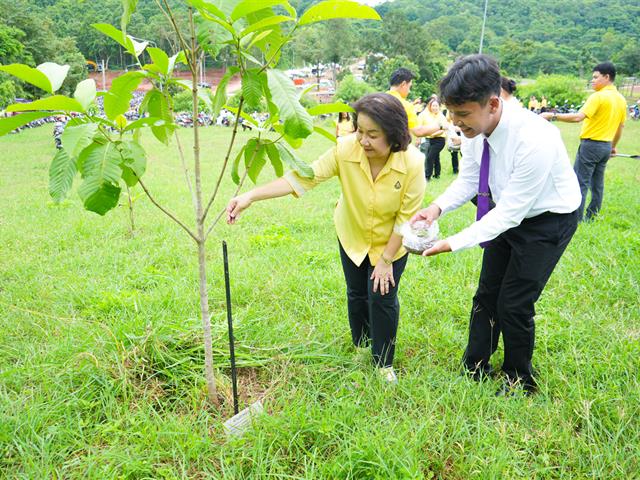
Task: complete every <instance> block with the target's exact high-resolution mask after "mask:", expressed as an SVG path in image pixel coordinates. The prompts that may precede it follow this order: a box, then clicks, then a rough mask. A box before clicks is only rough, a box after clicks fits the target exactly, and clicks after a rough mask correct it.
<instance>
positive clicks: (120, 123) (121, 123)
mask: <svg viewBox="0 0 640 480" xmlns="http://www.w3.org/2000/svg"><path fill="white" fill-rule="evenodd" d="M115 120H116V126H117V127H118V130H124V128H125V127H126V126H127V117H125V116H124V115H118V116H117V117H116V119H115Z"/></svg>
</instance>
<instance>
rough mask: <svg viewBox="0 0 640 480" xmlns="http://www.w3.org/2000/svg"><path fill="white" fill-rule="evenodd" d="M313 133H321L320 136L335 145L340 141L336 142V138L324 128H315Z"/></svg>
mask: <svg viewBox="0 0 640 480" xmlns="http://www.w3.org/2000/svg"><path fill="white" fill-rule="evenodd" d="M313 131H314V132H316V133H319V134H320V135H322V136H323V137H325V138H326V139H328V140H331V141H332V142H333V143H338V141H337V140H336V136H335V135H334V134H333V133H331V132H329V131H328V130H325V129H324V128H322V127H317V126H316V127H313Z"/></svg>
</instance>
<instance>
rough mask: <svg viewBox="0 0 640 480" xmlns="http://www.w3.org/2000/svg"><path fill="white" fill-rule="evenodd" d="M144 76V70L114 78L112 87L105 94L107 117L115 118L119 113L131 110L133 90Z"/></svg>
mask: <svg viewBox="0 0 640 480" xmlns="http://www.w3.org/2000/svg"><path fill="white" fill-rule="evenodd" d="M144 77H146V74H145V73H144V72H128V73H125V74H124V75H120V76H119V77H117V78H115V79H114V80H113V82H112V83H111V88H110V89H109V91H108V92H107V94H106V95H105V96H104V113H105V114H106V115H107V118H109V119H110V120H115V118H116V117H117V116H118V115H121V114H123V113H125V112H126V111H127V110H129V106H130V102H131V98H132V94H133V91H134V90H135V89H136V88H138V85H140V82H141V81H142V79H143V78H144Z"/></svg>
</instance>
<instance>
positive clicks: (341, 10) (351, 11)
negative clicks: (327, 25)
mask: <svg viewBox="0 0 640 480" xmlns="http://www.w3.org/2000/svg"><path fill="white" fill-rule="evenodd" d="M333 18H362V19H368V20H381V18H380V15H378V12H376V11H375V10H374V9H373V8H371V7H368V6H366V5H361V4H359V3H358V2H352V1H349V0H327V1H324V2H320V3H317V4H315V5H313V6H312V7H310V8H309V9H308V10H307V11H306V12H304V13H303V14H302V16H301V17H300V20H299V24H300V25H308V24H310V23H315V22H320V21H322V20H330V19H333Z"/></svg>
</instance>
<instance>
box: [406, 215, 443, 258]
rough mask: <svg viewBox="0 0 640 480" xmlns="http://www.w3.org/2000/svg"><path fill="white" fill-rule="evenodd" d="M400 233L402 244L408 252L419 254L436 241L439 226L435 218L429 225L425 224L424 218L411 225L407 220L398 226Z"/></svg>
mask: <svg viewBox="0 0 640 480" xmlns="http://www.w3.org/2000/svg"><path fill="white" fill-rule="evenodd" d="M400 234H401V235H402V246H403V247H404V248H405V249H407V251H408V252H411V253H415V254H417V255H421V254H422V252H424V251H425V250H428V249H429V248H431V247H433V245H434V244H435V243H436V242H437V241H438V235H439V234H440V227H439V226H438V221H437V220H435V221H433V222H432V223H431V225H427V222H426V221H424V220H419V221H417V222H415V223H414V224H413V225H411V224H410V223H409V222H407V223H405V224H404V225H402V227H401V228H400Z"/></svg>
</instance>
